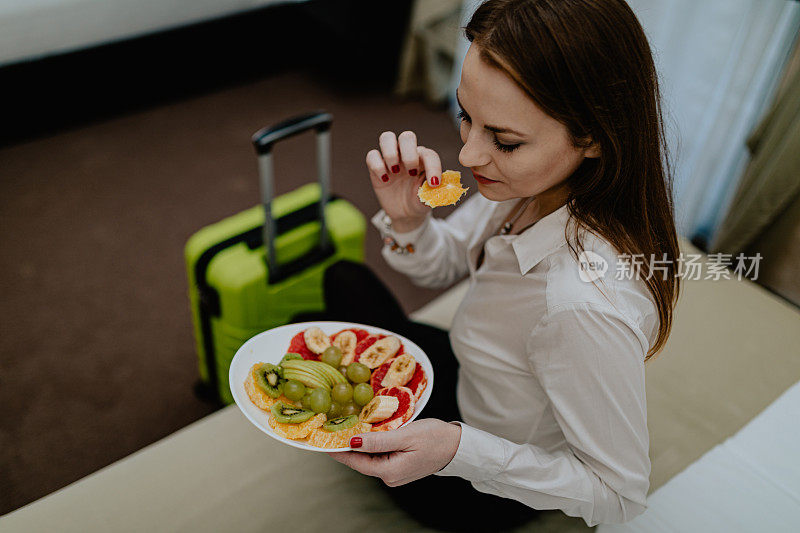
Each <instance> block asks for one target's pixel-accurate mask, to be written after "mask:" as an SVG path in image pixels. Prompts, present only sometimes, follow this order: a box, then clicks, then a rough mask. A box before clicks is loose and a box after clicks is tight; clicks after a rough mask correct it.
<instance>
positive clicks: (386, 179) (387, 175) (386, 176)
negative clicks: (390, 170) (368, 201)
mask: <svg viewBox="0 0 800 533" xmlns="http://www.w3.org/2000/svg"><path fill="white" fill-rule="evenodd" d="M381 181H383V182H384V183H386V182H387V181H389V174H384V175H383V176H381Z"/></svg>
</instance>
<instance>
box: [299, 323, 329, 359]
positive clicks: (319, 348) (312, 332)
mask: <svg viewBox="0 0 800 533" xmlns="http://www.w3.org/2000/svg"><path fill="white" fill-rule="evenodd" d="M303 338H304V339H305V341H306V346H308V349H309V350H311V351H312V352H314V353H315V354H317V355H319V354H321V353H322V352H324V351H325V348H327V347H328V346H330V345H331V339H330V338H329V337H328V336H327V335H325V332H324V331H322V330H321V329H319V328H318V327H316V326H312V327H310V328H308V329H307V330H305V332H303Z"/></svg>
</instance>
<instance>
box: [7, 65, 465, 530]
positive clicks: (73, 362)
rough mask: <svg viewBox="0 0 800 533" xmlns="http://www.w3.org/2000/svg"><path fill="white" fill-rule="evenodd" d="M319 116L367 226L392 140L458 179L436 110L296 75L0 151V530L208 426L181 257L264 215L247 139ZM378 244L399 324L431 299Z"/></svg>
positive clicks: (301, 141)
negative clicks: (378, 150) (404, 135)
mask: <svg viewBox="0 0 800 533" xmlns="http://www.w3.org/2000/svg"><path fill="white" fill-rule="evenodd" d="M319 108H321V109H326V110H328V111H331V112H332V113H333V115H334V117H335V118H334V127H333V156H334V157H333V192H334V193H336V194H339V195H341V196H344V197H345V198H348V199H350V200H351V201H353V202H354V203H355V204H356V205H357V206H358V207H359V208H360V209H361V210H362V211H363V212H364V213H365V214H366V215H368V216H371V215H372V214H373V213H374V212H375V211H376V210H377V208H378V206H377V202H376V201H375V198H374V195H373V193H372V191H371V189H370V187H369V184H368V181H367V174H366V170H365V167H364V155H365V154H366V152H367V151H368V150H369V149H370V148H372V147H374V146H376V144H377V137H378V134H379V133H380V132H381V131H383V130H384V129H393V130H395V131H397V132H400V131H402V130H404V129H412V130H414V131H416V132H417V134H418V136H419V138H420V139H421V142H424V143H425V144H426V145H428V146H431V147H435V148H436V149H438V150H439V151H440V153H441V154H442V156H443V159H444V164H445V167H446V168H459V167H458V166H457V157H458V149H459V147H460V140H459V138H458V134H457V132H456V130H455V129H454V127H453V125H452V122H451V121H450V119H449V117H448V116H447V114H446V113H445V112H444V111H442V110H438V109H431V108H430V107H428V106H425V105H423V104H420V103H415V102H399V101H397V100H396V99H395V98H393V97H391V96H390V95H389V94H387V93H386V92H375V91H370V90H367V89H365V90H363V91H357V90H352V89H346V90H345V89H341V88H340V87H338V86H337V85H336V84H335V83H333V82H329V83H327V84H326V83H322V82H320V81H319V80H318V79H317V78H316V77H314V76H312V75H310V74H306V73H303V72H289V73H284V74H279V75H275V76H273V77H270V78H267V79H263V80H261V81H258V82H254V83H250V84H246V85H241V86H239V87H234V88H230V89H226V90H222V91H219V92H216V93H213V94H209V95H205V96H199V97H194V98H192V99H188V100H184V101H179V102H177V103H173V104H169V105H163V106H160V107H157V108H153V109H149V110H145V111H141V112H136V113H135V114H129V115H127V116H122V117H117V118H113V119H111V120H107V121H105V122H102V123H98V124H93V125H90V126H86V127H81V128H78V129H73V130H71V131H65V132H63V133H59V134H56V135H52V136H50V137H48V138H41V139H38V140H35V141H31V142H26V143H24V144H18V145H16V146H11V147H7V148H4V149H2V150H0V169H2V170H0V172H1V173H2V182H1V183H0V226H1V227H2V233H0V249H2V255H0V283H1V285H2V290H3V298H2V299H0V514H3V513H5V512H8V511H10V510H12V509H14V508H16V507H19V506H21V505H23V504H25V503H27V502H30V501H32V500H34V499H36V498H39V497H41V496H44V495H45V494H47V493H49V492H51V491H53V490H55V489H58V488H60V487H63V486H65V485H67V484H68V483H70V482H72V481H75V480H77V479H79V478H81V477H83V476H85V475H87V474H90V473H91V472H93V471H95V470H97V469H99V468H100V467H102V466H104V465H107V464H109V463H111V462H113V461H115V460H117V459H120V458H122V457H124V456H126V455H128V454H130V453H132V452H134V451H136V450H138V449H140V448H142V447H143V446H145V445H147V444H148V443H151V442H154V441H155V440H157V439H160V438H162V437H164V436H166V435H168V434H170V433H172V432H173V431H175V430H177V429H179V428H181V427H183V426H185V425H186V424H188V423H190V422H192V421H194V420H197V419H199V418H201V417H203V416H205V415H207V414H208V413H210V412H211V411H212V410H213V406H210V405H208V404H205V403H203V402H202V401H201V400H199V399H197V398H196V397H195V396H194V395H193V392H192V387H193V385H194V383H195V381H196V380H197V365H196V355H195V352H194V341H193V338H192V330H191V323H190V315H189V309H188V302H187V296H186V291H187V286H186V275H185V272H184V262H183V255H182V254H183V246H184V243H185V242H186V239H187V238H188V237H189V236H190V235H191V234H192V233H194V232H195V231H197V230H198V229H199V228H201V227H202V226H204V225H207V224H209V223H212V222H215V221H217V220H219V219H220V218H222V217H225V216H227V215H230V214H232V213H235V212H237V211H240V210H242V209H245V208H247V207H249V206H251V205H254V204H256V203H258V190H257V171H256V160H255V156H254V152H253V150H252V147H251V145H250V141H249V139H250V135H251V134H252V133H253V132H254V131H256V130H257V129H258V128H260V127H262V126H264V125H267V124H270V123H273V122H276V121H278V120H280V119H283V118H285V117H287V116H290V115H293V114H296V113H300V112H305V111H308V110H313V109H319ZM312 142H313V139H312V138H311V136H310V135H307V136H302V137H299V138H295V139H292V140H289V141H287V142H285V143H283V145H279V146H278V147H277V148H276V154H275V162H276V172H277V184H276V189H277V192H278V193H281V192H285V191H289V190H291V189H293V188H295V187H297V186H299V185H301V184H304V183H306V182H309V181H311V180H312V179H313V176H314V158H313V157H312V156H311V155H312V154H313V144H312ZM473 185H474V184H473ZM473 189H474V187H473ZM446 213H447V211H443V212H442V213H438V212H437V216H438V215H444V214H446ZM379 245H380V242H379V237H378V234H377V232H376V231H375V230H374V229H372V228H371V227H370V228H369V229H368V235H367V262H368V264H369V265H370V266H372V267H373V268H374V269H375V270H376V271H377V272H378V273H379V275H380V277H381V278H382V279H383V280H384V281H385V282H386V283H387V284H388V285H389V286H390V287H391V288H392V290H393V291H394V292H395V294H396V295H397V296H398V298H399V299H400V301H401V303H402V305H403V307H404V308H405V309H406V311H411V310H413V309H415V308H417V307H419V306H420V305H422V304H423V303H425V302H427V301H428V300H430V299H431V298H432V297H434V296H435V295H436V294H438V292H437V291H431V290H423V289H418V288H414V287H413V286H412V285H411V284H410V283H409V282H408V281H407V280H406V279H405V278H404V277H403V276H401V275H400V274H397V273H395V272H393V271H390V270H389V269H388V267H387V266H386V265H385V263H384V262H383V260H382V259H381V258H380V256H379Z"/></svg>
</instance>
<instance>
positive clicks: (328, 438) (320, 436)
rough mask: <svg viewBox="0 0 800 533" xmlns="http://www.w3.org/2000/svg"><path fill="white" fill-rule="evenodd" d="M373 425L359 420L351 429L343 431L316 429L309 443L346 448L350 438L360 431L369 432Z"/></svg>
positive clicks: (325, 446)
mask: <svg viewBox="0 0 800 533" xmlns="http://www.w3.org/2000/svg"><path fill="white" fill-rule="evenodd" d="M371 427H372V426H371V425H370V424H367V423H366V422H359V423H358V424H356V425H355V426H353V427H351V428H350V429H343V430H341V431H325V430H324V429H319V428H318V429H315V430H314V431H312V432H311V434H310V435H309V436H308V441H307V442H308V444H310V445H311V446H316V447H317V448H346V447H348V446H350V438H351V437H353V436H355V435H358V434H359V433H368V432H369V430H370V428H371Z"/></svg>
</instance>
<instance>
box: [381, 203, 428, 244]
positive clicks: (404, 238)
mask: <svg viewBox="0 0 800 533" xmlns="http://www.w3.org/2000/svg"><path fill="white" fill-rule="evenodd" d="M384 217H386V212H385V211H384V210H383V209H381V210H380V211H378V212H377V213H375V216H373V217H372V225H373V226H375V227H376V228H377V229H378V232H379V233H380V234H381V235H384V234H389V235H391V236H392V237H394V239H395V240H396V241H397V244H400V245H401V246H405V245H406V244H414V245H416V243H417V242H418V241H419V240H420V236H421V235H422V234H423V233H424V232H425V230H426V229H427V227H428V226H429V225H430V223H431V215H430V214H427V215H425V222H423V223H422V224H420V225H419V226H418V227H416V228H414V229H412V230H411V231H406V232H403V233H401V232H399V231H396V230H394V229H392V228H390V229H387V228H386V224H384V222H383V219H384ZM387 218H388V217H387Z"/></svg>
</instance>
